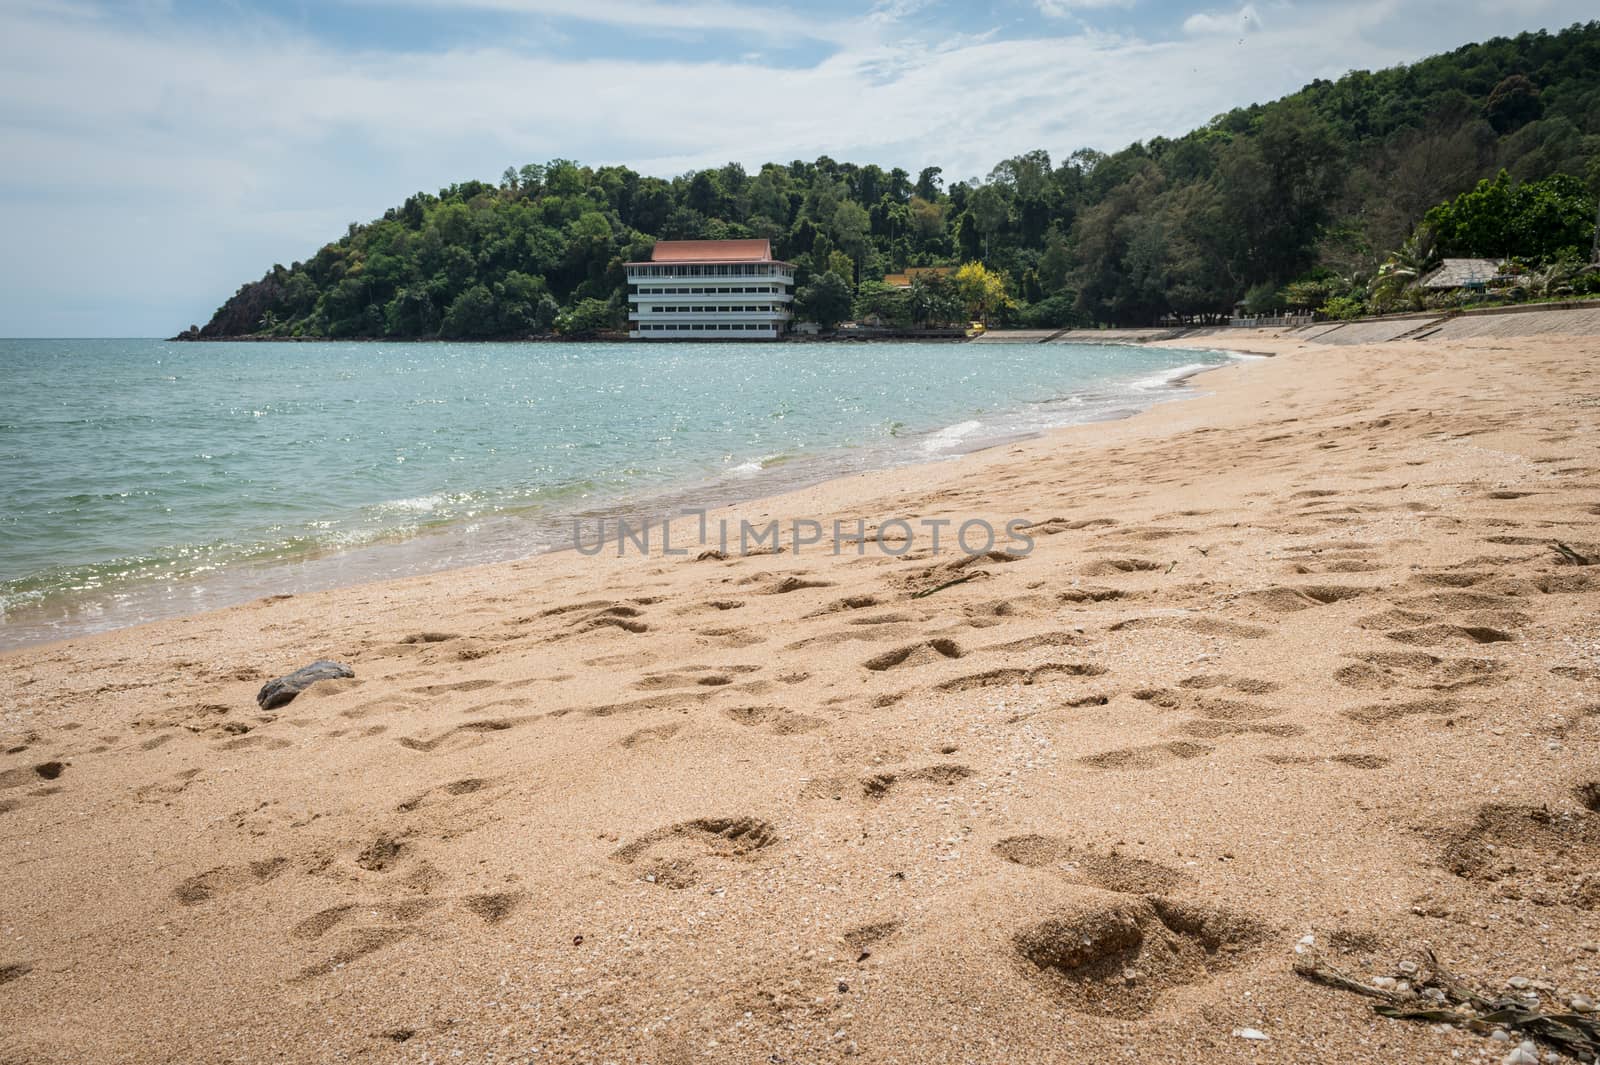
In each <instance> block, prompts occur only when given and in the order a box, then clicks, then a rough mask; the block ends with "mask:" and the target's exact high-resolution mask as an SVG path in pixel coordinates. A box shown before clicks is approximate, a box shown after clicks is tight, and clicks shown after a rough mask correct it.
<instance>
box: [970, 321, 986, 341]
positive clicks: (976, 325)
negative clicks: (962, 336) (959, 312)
mask: <svg viewBox="0 0 1600 1065" xmlns="http://www.w3.org/2000/svg"><path fill="white" fill-rule="evenodd" d="M988 331H989V327H988V326H986V325H984V324H983V323H982V322H972V323H970V324H969V325H968V326H967V336H968V337H969V338H970V337H981V336H983V334H984V333H986V332H988Z"/></svg>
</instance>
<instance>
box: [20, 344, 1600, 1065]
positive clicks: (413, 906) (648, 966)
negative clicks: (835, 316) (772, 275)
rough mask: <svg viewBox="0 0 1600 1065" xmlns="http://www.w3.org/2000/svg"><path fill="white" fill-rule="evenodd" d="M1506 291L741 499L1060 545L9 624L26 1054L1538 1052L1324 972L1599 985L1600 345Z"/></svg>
mask: <svg viewBox="0 0 1600 1065" xmlns="http://www.w3.org/2000/svg"><path fill="white" fill-rule="evenodd" d="M1521 325H1522V326H1524V327H1525V326H1526V325H1527V323H1526V322H1524V323H1521ZM1408 328H1409V327H1408ZM1473 328H1474V329H1476V330H1478V335H1473V336H1452V335H1451V334H1450V333H1449V332H1448V331H1446V332H1443V333H1439V334H1438V335H1433V336H1429V337H1427V338H1424V339H1421V340H1398V341H1393V342H1387V343H1371V344H1365V343H1345V344H1335V343H1333V340H1334V339H1335V338H1334V337H1333V335H1332V334H1330V335H1329V337H1328V338H1327V342H1325V343H1318V342H1317V340H1316V339H1315V338H1309V339H1308V338H1306V337H1304V336H1296V335H1283V336H1279V335H1274V334H1270V333H1250V334H1249V335H1248V336H1242V337H1241V338H1240V339H1238V340H1237V341H1236V343H1237V344H1238V346H1240V347H1242V348H1247V349H1249V350H1252V351H1258V352H1270V353H1273V354H1275V356H1276V357H1274V358H1263V359H1255V360H1249V361H1245V362H1240V363H1236V364H1233V365H1230V366H1228V367H1227V368H1224V369H1221V370H1217V371H1213V372H1210V373H1207V374H1204V375H1202V376H1201V377H1199V378H1197V379H1196V380H1194V381H1193V382H1191V384H1192V386H1193V387H1194V388H1195V390H1196V392H1197V395H1196V397H1195V398H1192V399H1189V400H1186V401H1184V402H1178V403H1170V404H1165V405H1162V406H1159V407H1157V408H1155V409H1152V410H1150V411H1147V412H1145V413H1143V414H1140V415H1138V416H1136V417H1133V418H1130V419H1126V420H1122V421H1116V422H1106V423H1099V424H1094V425H1087V426H1081V427H1076V428H1072V429H1067V430H1062V431H1059V432H1055V433H1052V434H1050V435H1048V436H1046V437H1043V438H1039V439H1034V440H1027V441H1023V442H1020V443H1013V444H1007V445H1005V446H1003V447H998V448H993V449H990V450H987V451H984V452H981V453H978V454H974V455H969V456H966V457H964V458H961V459H957V460H952V461H949V462H943V463H937V464H931V465H925V466H919V467H914V468H909V469H900V470H890V471H882V472H876V473H870V474H864V475H861V476H857V477H852V478H848V479H843V480H836V481H830V482H828V483H826V484H823V485H820V486H817V487H815V488H811V489H806V490H804V491H799V492H795V493H792V494H789V495H786V496H781V497H777V498H772V499H765V500H761V501H759V502H755V503H750V504H745V505H741V506H739V507H736V508H733V509H732V511H731V512H729V513H730V514H731V515H732V516H733V518H734V520H735V521H737V520H738V519H739V518H745V519H748V520H750V521H752V522H757V523H765V522H767V521H769V520H771V519H774V518H777V519H780V520H783V521H785V522H787V521H788V520H790V519H794V518H808V519H814V520H816V521H818V522H821V523H824V524H825V525H826V523H830V522H831V521H833V520H834V519H842V520H844V521H846V522H848V523H850V525H851V526H853V524H854V522H855V521H856V520H857V519H862V520H864V521H865V522H866V523H867V525H868V527H869V528H871V527H875V526H876V525H877V524H879V523H881V522H886V521H889V520H890V519H894V518H903V519H908V520H923V519H938V518H948V519H952V521H953V522H954V523H955V524H959V523H961V522H963V521H966V520H968V519H974V518H978V519H984V520H987V521H989V522H991V523H992V524H993V525H994V526H995V527H996V528H1000V527H1003V526H1004V525H1005V524H1006V523H1007V522H1009V521H1012V520H1014V519H1020V520H1022V521H1026V522H1028V523H1030V524H1029V527H1028V528H1027V530H1026V532H1027V534H1028V535H1029V537H1031V538H1032V540H1033V542H1034V546H1033V550H1032V551H1031V552H1028V553H1026V554H1021V553H1006V552H1001V551H996V552H995V553H992V554H986V555H980V556H977V557H975V558H970V559H969V558H965V557H964V556H962V555H961V554H960V553H959V552H955V551H952V550H951V549H950V546H949V545H948V543H947V544H946V545H945V547H944V550H942V551H941V552H940V553H938V554H933V553H932V552H931V551H930V550H929V549H928V546H927V544H926V543H925V542H922V541H918V542H915V543H913V544H912V545H910V547H909V549H908V550H907V551H906V552H905V553H904V554H902V555H900V556H899V557H895V556H892V555H890V554H887V553H885V552H882V551H878V550H869V551H867V552H865V553H861V554H858V553H857V552H856V551H855V550H854V549H846V550H845V551H843V552H841V553H839V554H837V555H836V554H834V553H832V552H831V550H830V542H829V541H824V543H822V544H819V545H815V546H806V547H804V548H803V549H802V550H801V551H800V553H799V554H798V555H797V554H795V553H793V551H788V552H784V553H769V554H758V555H753V556H745V557H740V556H738V555H737V554H732V555H730V556H729V557H717V556H715V555H712V556H709V557H702V551H701V550H700V549H699V548H698V545H696V548H695V549H694V550H691V551H690V552H689V553H688V554H687V555H683V556H672V557H664V556H662V555H661V554H660V552H659V551H656V552H655V553H653V554H652V555H651V556H649V557H645V556H642V555H641V554H639V553H637V552H634V551H631V550H630V551H629V552H627V553H626V554H625V556H624V557H621V558H619V557H617V555H616V552H615V551H607V552H604V553H602V554H601V555H598V556H596V557H585V556H582V555H579V554H577V553H574V552H567V553H561V554H554V555H547V556H542V557H538V558H534V559H530V560H527V561H523V562H514V563H506V564H500V565H494V566H488V567H481V568H477V569H469V570H461V571H456V572H451V573H445V574H439V575H435V576H431V577H424V578H417V579H411V580H406V581H399V582H393V583H386V584H377V585H365V586H359V587H353V588H344V589H340V590H335V591H330V592H324V593H317V594H311V595H299V596H294V597H282V598H275V599H270V600H262V601H258V602H255V603H251V604H248V605H245V606H242V607H238V608H234V609H229V610H225V611H220V612H216V613H211V614H204V615H199V616H195V617H191V618H186V619H181V620H177V621H171V622H162V623H158V624H153V625H146V626H142V627H138V628H132V629H125V630H120V631H116V632H112V633H108V634H105V635H101V636H97V637H92V638H86V639H81V640H75V641H70V642H66V643H58V644H53V645H48V646H42V647H35V648H30V649H25V650H22V651H17V652H12V653H9V654H6V655H4V656H3V657H0V751H4V754H3V756H0V852H3V854H4V855H5V860H4V862H3V863H0V900H3V902H0V933H3V939H0V1062H5V1063H7V1065H12V1063H16V1065H21V1063H38V1065H42V1063H57V1062H60V1063H66V1062H77V1063H81V1062H139V1063H145V1062H199V1061H205V1062H263V1061H293V1062H331V1061H418V1062H420V1061H452V1060H454V1061H467V1062H487V1061H516V1062H655V1063H678V1062H684V1063H687V1062H774V1063H779V1062H781V1063H808V1065H809V1063H822V1062H844V1061H852V1060H860V1061H871V1062H897V1063H920V1062H926V1063H935V1062H993V1063H1002V1062H1005V1063H1018V1062H1057V1061H1059V1062H1085V1061H1107V1060H1130V1061H1141V1062H1168V1061H1170V1062H1180V1061H1181V1062H1194V1061H1217V1062H1223V1061H1226V1062H1236V1061H1263V1062H1274V1061H1284V1062H1289V1061H1296V1062H1298V1061H1328V1062H1334V1061H1339V1062H1350V1061H1373V1062H1380V1061H1381V1062H1388V1061H1445V1060H1451V1059H1452V1057H1453V1056H1459V1057H1460V1058H1461V1059H1464V1060H1484V1061H1491V1060H1492V1061H1496V1062H1498V1061H1501V1060H1502V1059H1504V1057H1505V1055H1506V1052H1507V1044H1505V1043H1503V1042H1495V1041H1492V1040H1490V1039H1488V1038H1485V1037H1484V1036H1482V1035H1478V1034H1474V1033H1471V1032H1466V1031H1461V1030H1444V1029H1441V1028H1440V1027H1438V1026H1437V1025H1430V1024H1423V1023H1411V1022H1401V1021H1394V1020H1388V1019H1384V1018H1381V1017H1378V1016H1376V1015H1374V1013H1373V1011H1372V1009H1371V1001H1370V1000H1368V999H1364V998H1362V997H1361V996H1358V995H1355V994H1351V993H1348V992H1345V991H1340V990H1336V989H1333V988H1330V987H1327V986H1323V985H1320V984H1317V983H1313V982H1311V981H1308V980H1306V979H1304V978H1303V977H1301V976H1299V975H1297V974H1296V973H1295V971H1294V967H1295V965H1296V962H1297V961H1301V960H1303V959H1304V958H1305V957H1306V956H1307V953H1308V952H1315V953H1316V956H1319V957H1322V958H1325V959H1326V960H1327V961H1328V963H1329V964H1333V965H1336V966H1337V967H1339V968H1340V969H1342V970H1344V971H1346V972H1349V973H1351V974H1354V975H1356V976H1359V977H1360V978H1362V979H1364V980H1370V979H1373V978H1378V977H1384V976H1388V977H1393V976H1395V974H1396V972H1397V969H1396V965H1397V963H1400V962H1402V961H1405V960H1407V959H1409V958H1413V957H1414V956H1415V955H1414V952H1415V951H1417V950H1418V949H1419V948H1422V947H1425V946H1426V947H1429V948H1431V949H1432V950H1433V951H1435V952H1436V954H1437V956H1438V957H1439V958H1440V959H1442V960H1444V961H1447V962H1448V963H1449V965H1450V966H1451V968H1452V969H1453V970H1454V971H1455V972H1456V974H1457V975H1458V976H1460V977H1462V978H1463V979H1466V980H1470V981H1471V982H1472V983H1473V984H1474V985H1476V986H1481V987H1484V988H1490V989H1500V988H1503V987H1504V986H1505V982H1506V981H1507V980H1508V979H1511V978H1514V977H1520V978H1524V979H1526V980H1528V981H1530V982H1531V985H1530V986H1532V987H1533V988H1534V990H1535V991H1536V992H1539V993H1541V994H1543V996H1544V1000H1545V1001H1546V1002H1553V1003H1558V1004H1564V1003H1565V1002H1566V1001H1567V1000H1568V998H1569V997H1570V996H1571V995H1572V994H1576V993H1583V994H1587V995H1589V996H1591V997H1594V996H1595V995H1596V993H1597V992H1600V953H1597V951H1600V813H1597V810H1600V749H1597V745H1596V741H1597V739H1600V626H1597V624H1596V621H1595V619H1596V617H1597V616H1600V569H1597V568H1594V567H1593V566H1589V565H1583V564H1579V563H1580V562H1590V561H1600V435H1597V429H1600V373H1597V367H1600V337H1597V336H1596V335H1594V334H1593V333H1591V334H1590V335H1581V334H1558V333H1544V334H1540V335H1526V334H1527V333H1529V332H1530V330H1528V329H1527V328H1523V329H1522V330H1521V333H1522V334H1523V335H1516V334H1517V333H1518V329H1517V328H1514V327H1513V326H1506V327H1504V328H1503V329H1502V330H1501V332H1502V333H1506V334H1508V335H1497V334H1496V333H1495V331H1494V330H1493V329H1485V328H1484V327H1481V326H1474V327H1473ZM1404 331H1405V330H1401V332H1404ZM1241 332H1243V331H1241ZM1229 340H1230V342H1234V341H1231V338H1229ZM1213 342H1214V343H1222V342H1223V341H1220V340H1214V341H1213ZM1178 343H1186V344H1187V346H1191V347H1192V346H1195V342H1194V341H1192V340H1191V341H1187V342H1181V341H1180V342H1178ZM794 350H795V351H797V352H799V353H800V354H801V355H802V356H803V353H804V349H803V348H796V349H794ZM952 527H953V526H952ZM688 530H689V523H681V525H680V527H679V528H678V529H677V530H675V531H676V532H677V533H678V534H679V535H677V536H675V538H674V539H675V540H676V541H677V542H678V543H687V542H688V541H689V539H690V536H689V534H688ZM788 540H789V537H788V535H787V533H786V534H785V542H786V543H787V542H788ZM1557 543H1560V544H1562V545H1565V547H1566V548H1567V552H1566V553H1563V552H1562V551H1561V550H1559V549H1558V548H1557V547H1556V546H1555V545H1556V544H1557ZM998 546H1005V545H1004V544H1001V545H998ZM929 592H931V594H923V595H919V593H929ZM318 659H331V660H334V661H337V662H341V663H344V664H346V665H348V666H349V667H350V668H351V669H353V671H354V673H355V677H354V678H353V679H348V680H334V681H325V682H322V683H319V684H316V685H314V686H312V687H311V688H310V689H309V690H307V691H306V692H305V693H304V694H302V695H300V696H299V697H298V698H297V699H295V700H294V701H293V702H291V703H289V704H288V705H286V706H282V707H280V708H278V709H276V710H274V711H270V712H268V711H262V710H260V709H259V708H258V707H257V705H256V701H255V698H256V693H257V691H258V689H260V688H261V686H262V684H263V683H264V682H266V681H268V680H270V679H272V678H275V677H278V676H281V675H283V674H286V673H288V672H290V671H292V670H294V669H297V668H299V667H301V666H304V665H306V664H308V663H310V662H313V661H315V660H318ZM1307 937H1310V938H1309V939H1308V938H1307ZM1297 947H1298V948H1301V949H1300V952H1299V953H1297ZM1241 1033H1242V1034H1241ZM1258 1035H1259V1036H1262V1037H1263V1038H1259V1039H1258V1038H1255V1036H1258Z"/></svg>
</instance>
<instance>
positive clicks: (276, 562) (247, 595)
mask: <svg viewBox="0 0 1600 1065" xmlns="http://www.w3.org/2000/svg"><path fill="white" fill-rule="evenodd" d="M999 339H1001V340H1004V338H1003V337H1001V338H999ZM1179 348H1180V350H1190V349H1187V348H1182V346H1181V345H1180V346H1179ZM1194 350H1195V351H1196V353H1197V354H1215V355H1220V356H1223V357H1232V355H1231V353H1230V352H1228V351H1226V350H1224V349H1220V348H1218V349H1203V350H1202V349H1194ZM1204 368H1205V367H1198V368H1197V367H1179V368H1177V369H1178V371H1182V372H1181V373H1174V372H1168V371H1162V372H1160V373H1157V374H1155V375H1152V376H1150V377H1148V378H1138V379H1136V380H1134V381H1132V383H1131V387H1133V388H1134V389H1136V390H1137V392H1138V393H1139V396H1140V398H1139V399H1138V400H1137V401H1135V400H1132V399H1130V400H1129V405H1128V406H1125V407H1116V408H1112V409H1107V410H1105V411H1099V412H1093V413H1089V414H1086V415H1084V416H1082V417H1081V418H1080V419H1078V420H1076V421H1072V422H1069V423H1067V424H1080V423H1091V422H1096V421H1103V420H1116V419H1119V418H1123V417H1128V416H1131V415H1132V414H1135V413H1138V412H1139V411H1141V410H1145V409H1148V408H1149V407H1151V406H1155V405H1158V404H1160V403H1164V402H1172V401H1175V400H1179V399H1183V398H1185V396H1184V395H1183V389H1184V387H1185V385H1186V382H1187V380H1188V378H1189V377H1192V376H1193V375H1194V373H1196V372H1199V370H1203V369H1204ZM1025 409H1026V405H1024V406H1023V407H1019V408H1017V409H1016V410H1012V411H1005V412H998V413H999V423H1000V424H995V425H990V426H989V427H988V428H987V430H986V431H984V432H983V433H982V434H981V435H978V436H975V437H973V438H971V439H968V438H967V437H966V436H965V435H960V434H958V435H954V436H949V438H948V439H944V438H946V437H947V435H948V434H951V431H952V430H956V429H960V428H962V427H963V426H967V425H969V424H971V423H969V422H966V421H963V422H952V423H950V424H946V425H937V426H934V427H931V428H926V429H922V430H918V431H917V432H915V433H912V434H910V435H909V436H906V437H903V438H901V439H900V440H899V441H898V442H897V444H896V445H894V446H889V445H885V444H882V443H879V444H876V445H870V446H869V445H867V444H866V443H865V442H862V443H861V444H860V445H857V446H856V447H852V448H844V449H839V448H835V449H832V450H828V451H824V452H823V453H821V454H812V455H802V456H798V457H797V458H790V459H787V460H786V461H784V462H781V463H778V464H775V465H773V466H767V465H765V463H764V462H763V463H747V464H745V465H743V466H740V467H737V468H734V469H731V470H725V471H723V472H722V474H721V475H720V476H716V477H714V478H713V479H709V480H698V479H697V480H686V481H683V482H681V483H674V484H670V485H664V486H656V487H653V488H651V489H649V490H647V491H645V492H644V493H643V494H638V495H632V496H622V497H619V498H614V499H600V500H597V501H595V502H594V503H592V504H586V505H584V506H582V507H579V508H572V507H570V506H568V507H566V508H564V509H563V508H553V507H551V506H548V505H547V506H541V507H534V506H528V507H526V508H523V509H522V510H508V511H502V512H496V513H491V514H488V515H485V516H478V515H474V516H472V517H471V518H457V519H453V520H447V521H440V522H435V523H425V524H423V525H421V526H419V527H418V528H417V529H416V530H414V531H412V532H410V533H409V534H405V535H398V536H393V537H381V538H378V539H375V540H372V541H368V542H363V543H358V544H355V545H350V546H323V547H314V548H309V549H306V550H304V551H303V552H302V553H300V554H298V555H295V556H292V557H283V558H272V559H265V560H260V561H256V560H248V559H247V560H241V561H237V562H232V563H228V564H225V565H223V566H220V567H214V568H213V569H212V570H211V571H210V572H206V573H203V574H200V575H196V576H194V577H191V578H184V579H181V580H177V581H174V580H159V581H157V580H146V581H143V582H133V583H128V584H121V583H115V582H113V583H111V584H110V586H109V587H107V588H104V589H101V590H99V591H98V592H96V593H94V594H89V593H84V594H83V595H81V596H79V597H76V598H73V599H64V598H61V597H59V596H57V597H56V598H53V599H50V600H47V601H45V602H42V603H37V604H25V605H22V606H20V607H14V608H13V609H11V610H10V611H9V612H7V613H6V614H4V615H0V617H3V618H4V620H3V622H0V653H5V652H8V651H11V650H16V649H21V648H26V647H32V646H39V645H42V644H49V643H55V642H59V641H61V640H66V639H74V638H78V637H81V636H88V635H96V634H98V633H102V632H109V631H115V630H116V629H118V628H124V627H129V626H133V625H140V624H146V623H150V622H155V621H162V620H170V619H173V618H178V617H190V616H195V615H197V614H204V613H208V612H210V611H214V610H219V609H225V608H228V607H231V606H237V605H240V604H242V603H246V602H250V601H252V600H254V599H258V598H265V597H270V596H274V595H284V594H293V595H304V594H310V593H315V592H322V591H333V590H337V589H340V588H349V587H353V586H356V585H363V584H371V583H381V582H384V581H390V580H403V579H406V578H409V577H415V576H423V575H427V574H435V573H447V572H450V571H452V570H456V569H461V568H465V567H471V566H480V565H495V564H498V563H501V562H508V561H517V560H522V559H527V558H534V557H538V556H542V555H545V554H549V553H552V552H560V551H563V550H570V549H571V541H572V532H573V530H575V529H577V528H578V526H579V523H580V522H582V521H594V520H596V519H618V518H630V517H631V518H633V519H634V520H635V522H636V523H637V522H638V521H639V520H642V519H654V518H655V517H657V516H660V515H668V514H683V513H691V512H698V511H702V510H720V509H724V508H728V507H732V506H734V505H737V504H744V503H753V502H757V501H760V500H763V499H767V498H771V497H775V496H781V495H784V494H786V493H789V492H792V491H796V490H799V489H802V488H808V487H814V486H817V485H820V484H824V483H826V482H828V481H830V480H833V479H835V478H838V477H848V476H853V475H855V474H857V473H859V472H871V471H873V470H893V469H899V468H902V467H909V466H918V465H922V464H924V463H927V462H942V461H946V460H948V459H950V458H953V457H957V456H960V455H964V454H968V453H971V452H974V451H980V450H985V449H988V448H992V447H998V446H1002V445H1004V444H1007V443H1011V442H1014V441H1017V440H1022V439H1029V438H1032V437H1034V436H1038V435H1041V434H1042V433H1047V432H1050V431H1053V429H1054V428H1056V427H1055V426H1052V427H1047V428H1045V429H1042V430H1041V429H1012V428H1006V426H1007V425H1009V424H1010V423H1011V422H1012V421H1014V420H1015V418H1016V417H1017V416H1019V415H1020V414H1021V412H1022V411H1023V410H1025ZM996 413H997V412H994V411H989V412H986V414H985V418H986V419H987V418H988V416H989V415H993V414H996ZM935 444H937V445H938V446H934V445H935ZM769 457H770V456H769ZM750 466H754V467H755V468H754V469H749V468H747V467H750ZM175 585H180V586H181V591H180V592H179V593H177V594H174V592H173V588H174V586H175Z"/></svg>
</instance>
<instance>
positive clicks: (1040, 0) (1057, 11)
mask: <svg viewBox="0 0 1600 1065" xmlns="http://www.w3.org/2000/svg"><path fill="white" fill-rule="evenodd" d="M1135 2H1136V0H1034V6H1035V7H1037V8H1038V9H1039V12H1040V14H1043V15H1049V16H1050V17H1051V18H1068V17H1070V16H1071V15H1072V14H1073V13H1074V12H1078V11H1091V10H1095V9H1098V8H1108V7H1132V6H1133V5H1134V3H1135Z"/></svg>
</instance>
